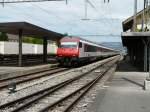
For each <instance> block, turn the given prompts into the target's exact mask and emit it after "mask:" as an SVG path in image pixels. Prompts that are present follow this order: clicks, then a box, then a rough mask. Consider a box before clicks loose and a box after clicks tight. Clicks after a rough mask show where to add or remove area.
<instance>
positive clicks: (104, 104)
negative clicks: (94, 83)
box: [88, 61, 150, 112]
mask: <svg viewBox="0 0 150 112" xmlns="http://www.w3.org/2000/svg"><path fill="white" fill-rule="evenodd" d="M146 77H148V73H146V72H140V71H138V69H136V68H134V67H133V66H132V65H130V64H129V63H128V62H127V61H122V62H121V63H120V64H119V66H118V68H117V71H116V72H115V74H114V76H113V78H112V79H111V80H110V81H108V82H107V83H105V85H104V86H103V87H102V88H100V90H99V91H98V94H97V96H96V98H95V100H94V102H93V103H92V104H91V105H90V106H89V109H88V112H150V91H148V90H144V89H143V88H144V80H145V79H146Z"/></svg>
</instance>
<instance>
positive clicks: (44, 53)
mask: <svg viewBox="0 0 150 112" xmlns="http://www.w3.org/2000/svg"><path fill="white" fill-rule="evenodd" d="M43 62H44V63H46V62H47V38H45V37H44V39H43Z"/></svg>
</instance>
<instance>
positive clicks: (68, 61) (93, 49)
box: [57, 36, 118, 65]
mask: <svg viewBox="0 0 150 112" xmlns="http://www.w3.org/2000/svg"><path fill="white" fill-rule="evenodd" d="M116 54H118V52H117V51H115V50H113V49H110V48H107V47H103V46H101V45H99V44H96V43H93V42H90V41H87V40H85V39H81V38H79V37H73V36H66V37H63V38H62V39H61V40H60V45H59V47H58V49H57V59H58V62H59V63H60V64H62V65H72V64H73V65H74V64H79V63H84V62H89V61H93V60H96V59H98V58H100V57H108V56H112V55H116Z"/></svg>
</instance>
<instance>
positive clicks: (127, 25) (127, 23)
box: [122, 6, 150, 32]
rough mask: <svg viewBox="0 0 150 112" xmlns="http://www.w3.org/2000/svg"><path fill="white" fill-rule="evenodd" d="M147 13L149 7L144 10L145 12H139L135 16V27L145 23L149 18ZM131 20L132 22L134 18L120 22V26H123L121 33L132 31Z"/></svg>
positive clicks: (149, 9)
mask: <svg viewBox="0 0 150 112" xmlns="http://www.w3.org/2000/svg"><path fill="white" fill-rule="evenodd" d="M149 11H150V6H149V7H148V8H146V9H145V10H141V11H139V12H138V13H137V14H136V22H137V25H138V24H142V23H147V22H148V20H149V18H150V16H149ZM143 13H144V16H145V18H144V20H143ZM133 20H134V16H131V17H129V18H127V19H126V20H124V21H123V22H122V26H123V31H124V32H125V31H127V30H129V29H132V27H133Z"/></svg>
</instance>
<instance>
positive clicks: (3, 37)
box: [0, 32, 8, 41]
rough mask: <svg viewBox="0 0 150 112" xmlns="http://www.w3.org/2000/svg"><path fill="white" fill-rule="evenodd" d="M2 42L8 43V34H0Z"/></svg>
mask: <svg viewBox="0 0 150 112" xmlns="http://www.w3.org/2000/svg"><path fill="white" fill-rule="evenodd" d="M0 41H8V35H7V33H6V32H0Z"/></svg>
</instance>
